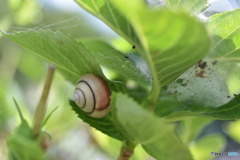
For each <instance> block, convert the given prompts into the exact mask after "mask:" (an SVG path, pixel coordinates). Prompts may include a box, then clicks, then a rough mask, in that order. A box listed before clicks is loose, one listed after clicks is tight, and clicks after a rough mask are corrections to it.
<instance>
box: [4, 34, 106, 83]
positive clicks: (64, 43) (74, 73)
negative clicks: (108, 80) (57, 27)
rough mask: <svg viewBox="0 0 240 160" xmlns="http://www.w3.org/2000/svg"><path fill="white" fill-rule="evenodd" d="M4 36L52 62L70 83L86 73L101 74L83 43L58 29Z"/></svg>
mask: <svg viewBox="0 0 240 160" xmlns="http://www.w3.org/2000/svg"><path fill="white" fill-rule="evenodd" d="M5 36H6V37H8V38H9V39H11V40H12V41H14V42H16V43H17V44H19V45H21V46H23V47H25V48H27V49H29V50H31V51H32V52H33V53H34V54H35V55H37V56H39V57H41V58H43V59H44V60H46V61H48V62H50V63H52V64H54V65H55V66H56V67H58V68H59V69H60V70H61V71H63V74H64V75H65V77H66V79H68V80H69V81H71V82H72V83H76V82H77V80H78V79H79V77H80V76H81V75H84V74H86V73H92V74H97V75H101V76H102V75H103V74H102V70H101V68H100V66H99V65H98V63H97V61H96V60H95V59H94V57H93V56H92V55H91V53H90V52H89V51H88V50H87V49H86V48H85V47H84V46H83V44H81V43H80V42H77V41H75V40H74V39H73V38H72V37H70V36H68V35H65V34H64V33H62V32H60V31H57V32H53V31H50V30H29V31H22V32H14V33H9V34H5Z"/></svg>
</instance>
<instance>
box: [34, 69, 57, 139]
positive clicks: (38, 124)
mask: <svg viewBox="0 0 240 160" xmlns="http://www.w3.org/2000/svg"><path fill="white" fill-rule="evenodd" d="M54 71H55V67H54V66H53V65H49V66H48V73H47V77H46V80H45V84H44V88H43V92H42V96H41V98H40V101H39V103H38V106H37V110H36V112H35V116H34V125H33V132H34V134H35V136H38V135H39V133H40V131H41V128H42V124H43V120H44V117H45V113H46V103H47V99H48V95H49V91H50V88H51V84H52V80H53V75H54Z"/></svg>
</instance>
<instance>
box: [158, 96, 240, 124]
mask: <svg viewBox="0 0 240 160" xmlns="http://www.w3.org/2000/svg"><path fill="white" fill-rule="evenodd" d="M168 105H170V107H169V109H167V108H168ZM163 107H165V111H164V113H163V112H162V110H161V108H163ZM155 114H156V115H158V116H160V117H164V118H166V119H167V121H178V120H181V119H183V118H186V117H188V116H196V117H205V118H210V119H220V120H236V119H239V118H240V95H238V96H236V97H235V98H233V99H232V100H230V101H229V102H227V103H226V104H224V105H222V106H220V107H217V108H214V107H206V106H198V105H196V104H192V105H190V104H184V103H182V102H179V101H177V100H176V99H175V100H174V98H171V99H165V100H160V101H159V103H158V106H157V107H156V108H155Z"/></svg>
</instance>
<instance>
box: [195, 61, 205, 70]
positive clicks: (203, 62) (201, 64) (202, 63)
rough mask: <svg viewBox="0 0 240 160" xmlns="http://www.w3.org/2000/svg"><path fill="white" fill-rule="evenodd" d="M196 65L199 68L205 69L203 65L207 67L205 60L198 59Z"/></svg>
mask: <svg viewBox="0 0 240 160" xmlns="http://www.w3.org/2000/svg"><path fill="white" fill-rule="evenodd" d="M197 66H198V67H199V68H201V69H205V67H207V62H205V61H202V60H200V61H198V64H197Z"/></svg>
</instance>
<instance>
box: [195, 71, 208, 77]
mask: <svg viewBox="0 0 240 160" xmlns="http://www.w3.org/2000/svg"><path fill="white" fill-rule="evenodd" d="M205 72H206V71H205V70H201V71H200V72H198V73H196V74H195V77H201V78H207V77H206V76H204V73H205Z"/></svg>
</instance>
